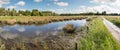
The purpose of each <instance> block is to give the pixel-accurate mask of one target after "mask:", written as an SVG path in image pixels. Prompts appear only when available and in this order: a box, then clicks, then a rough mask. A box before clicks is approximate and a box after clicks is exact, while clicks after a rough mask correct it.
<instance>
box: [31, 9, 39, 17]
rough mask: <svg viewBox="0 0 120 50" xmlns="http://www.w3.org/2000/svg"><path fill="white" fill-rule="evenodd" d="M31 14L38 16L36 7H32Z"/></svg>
mask: <svg viewBox="0 0 120 50" xmlns="http://www.w3.org/2000/svg"><path fill="white" fill-rule="evenodd" d="M31 16H40V12H39V11H38V10H37V9H33V10H32V13H31Z"/></svg>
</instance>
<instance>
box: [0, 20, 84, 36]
mask: <svg viewBox="0 0 120 50" xmlns="http://www.w3.org/2000/svg"><path fill="white" fill-rule="evenodd" d="M66 24H73V25H74V27H76V28H77V29H78V28H80V27H81V26H84V25H85V24H86V20H85V19H83V20H69V21H61V22H52V23H48V24H44V25H40V26H38V25H18V24H16V25H13V26H9V25H5V26H2V27H1V29H2V30H4V31H7V32H9V35H7V34H5V35H3V36H13V35H21V36H26V37H33V36H36V35H40V36H47V35H56V34H57V33H58V32H61V31H62V28H63V27H64V26H65V25H66ZM13 37H14V36H13Z"/></svg>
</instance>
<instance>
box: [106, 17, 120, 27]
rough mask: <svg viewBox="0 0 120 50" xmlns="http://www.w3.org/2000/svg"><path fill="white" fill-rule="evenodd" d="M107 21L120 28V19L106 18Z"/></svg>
mask: <svg viewBox="0 0 120 50" xmlns="http://www.w3.org/2000/svg"><path fill="white" fill-rule="evenodd" d="M106 19H107V20H109V21H111V22H112V23H114V24H115V25H116V26H118V27H120V17H118V16H116V17H106Z"/></svg>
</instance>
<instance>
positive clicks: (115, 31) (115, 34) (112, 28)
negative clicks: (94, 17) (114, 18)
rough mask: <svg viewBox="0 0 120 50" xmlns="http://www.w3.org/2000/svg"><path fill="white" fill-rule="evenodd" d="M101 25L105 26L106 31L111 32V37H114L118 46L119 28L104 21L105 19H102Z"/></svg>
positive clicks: (119, 40) (119, 38) (119, 39)
mask: <svg viewBox="0 0 120 50" xmlns="http://www.w3.org/2000/svg"><path fill="white" fill-rule="evenodd" d="M103 23H104V24H105V26H106V27H107V29H108V30H109V31H110V32H111V34H112V35H113V37H115V39H116V40H117V41H118V42H119V44H120V28H118V27H117V26H116V25H114V24H113V23H111V22H110V21H108V20H106V19H105V18H103Z"/></svg>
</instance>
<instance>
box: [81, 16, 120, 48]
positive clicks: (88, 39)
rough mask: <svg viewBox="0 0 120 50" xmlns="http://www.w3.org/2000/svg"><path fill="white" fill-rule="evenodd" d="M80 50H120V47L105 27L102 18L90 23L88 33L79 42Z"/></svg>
mask: <svg viewBox="0 0 120 50" xmlns="http://www.w3.org/2000/svg"><path fill="white" fill-rule="evenodd" d="M79 50H120V45H119V44H118V43H117V41H116V40H115V39H114V38H113V36H112V35H111V34H110V32H109V31H108V30H107V28H106V27H105V26H104V24H103V22H102V19H101V18H96V19H93V20H92V21H90V23H89V25H88V33H87V34H86V35H85V36H84V37H83V38H81V40H80V41H79Z"/></svg>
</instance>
